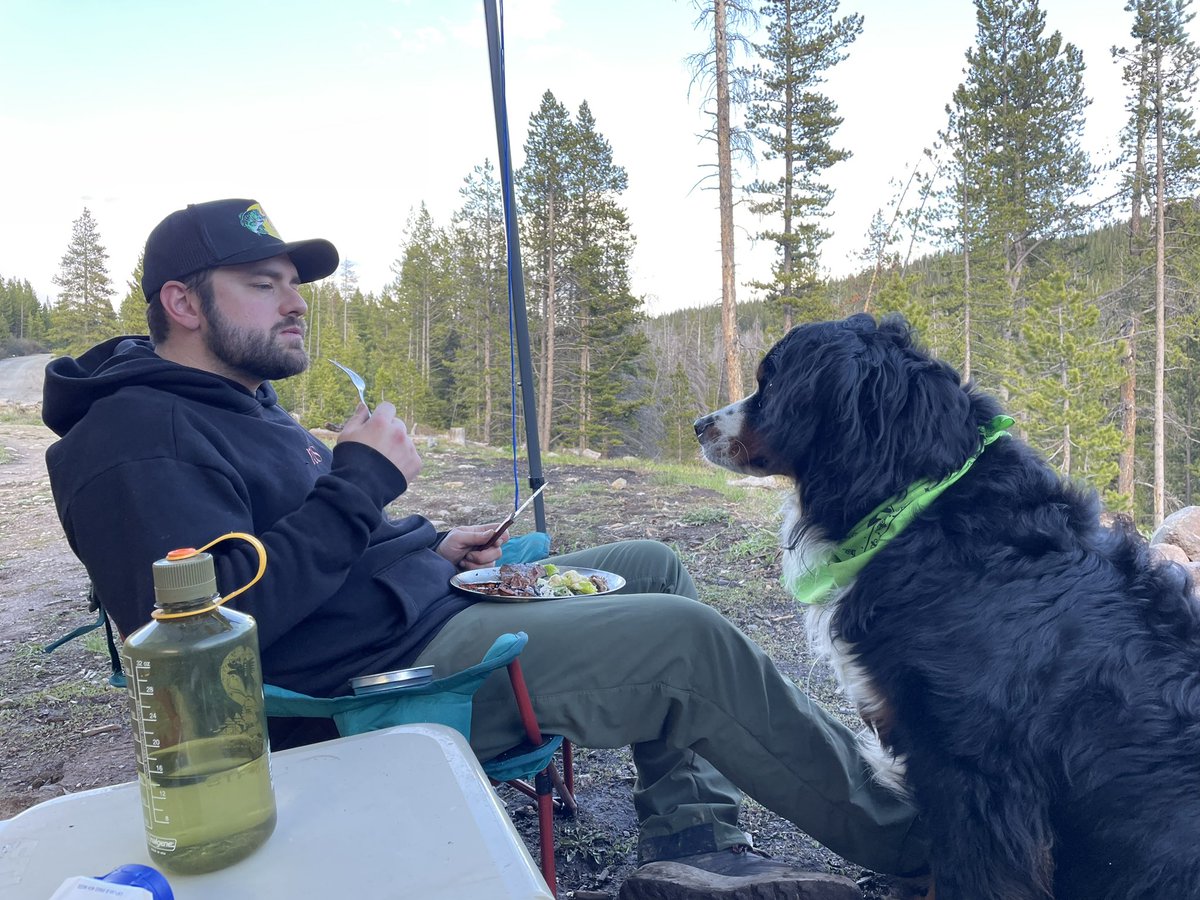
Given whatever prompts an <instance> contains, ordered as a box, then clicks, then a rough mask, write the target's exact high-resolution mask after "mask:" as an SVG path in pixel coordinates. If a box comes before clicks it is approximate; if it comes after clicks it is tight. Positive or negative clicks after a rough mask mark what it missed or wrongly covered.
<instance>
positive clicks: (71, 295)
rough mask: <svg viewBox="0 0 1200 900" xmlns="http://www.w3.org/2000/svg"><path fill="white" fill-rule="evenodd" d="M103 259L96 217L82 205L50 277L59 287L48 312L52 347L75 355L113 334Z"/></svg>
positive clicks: (110, 292)
mask: <svg viewBox="0 0 1200 900" xmlns="http://www.w3.org/2000/svg"><path fill="white" fill-rule="evenodd" d="M107 260H108V252H107V251H106V250H105V249H104V246H103V245H102V244H101V243H100V233H99V230H98V228H97V225H96V220H95V219H93V218H92V213H91V211H90V210H89V209H88V208H87V207H84V209H83V214H82V215H80V217H79V218H78V219H76V220H75V222H74V224H73V226H72V228H71V242H70V244H69V245H68V246H67V252H66V253H64V254H63V257H62V261H61V262H60V263H59V266H60V268H59V274H58V275H56V276H55V277H54V283H55V284H57V285H58V286H59V288H60V290H59V292H58V302H57V303H56V304H55V306H54V309H53V310H52V312H51V341H52V344H53V346H54V347H55V348H56V349H60V350H63V351H65V352H67V353H70V354H78V353H81V352H83V351H84V350H86V349H87V348H88V347H90V346H91V345H92V344H95V343H97V342H98V341H100V340H102V339H104V338H107V337H112V336H114V335H115V334H116V333H117V314H116V311H115V310H114V309H113V306H112V296H113V294H114V291H113V287H112V282H111V280H110V279H109V277H108V268H107V266H106V265H105V264H106V262H107Z"/></svg>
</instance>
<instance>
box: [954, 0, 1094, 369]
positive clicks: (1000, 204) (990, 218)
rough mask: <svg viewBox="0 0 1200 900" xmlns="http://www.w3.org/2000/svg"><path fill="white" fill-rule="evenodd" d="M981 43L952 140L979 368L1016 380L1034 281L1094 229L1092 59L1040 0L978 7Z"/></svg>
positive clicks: (979, 1)
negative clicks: (1088, 205)
mask: <svg viewBox="0 0 1200 900" xmlns="http://www.w3.org/2000/svg"><path fill="white" fill-rule="evenodd" d="M975 7H976V25H977V29H976V43H975V46H974V47H973V48H972V49H971V50H969V51H968V52H967V78H966V81H965V82H964V83H963V84H961V85H960V86H959V87H958V89H957V90H956V91H955V92H954V100H953V104H952V107H951V108H950V129H949V131H948V134H947V138H948V140H949V142H950V144H951V146H952V149H953V152H954V153H955V155H956V162H957V166H956V168H957V170H958V174H957V179H956V184H955V185H954V187H955V193H956V194H957V196H956V197H955V204H954V208H955V209H956V211H957V212H958V213H959V215H958V216H956V219H958V221H959V222H960V227H961V241H962V245H963V246H964V247H965V248H966V250H967V252H968V253H969V256H965V257H964V258H965V259H969V264H970V270H969V273H970V274H969V279H965V280H969V288H968V290H969V296H970V301H971V305H970V307H969V309H970V311H971V315H972V318H971V327H972V328H973V329H975V330H976V333H977V334H986V335H987V338H988V339H987V340H986V341H983V342H982V343H979V346H980V347H981V348H990V350H991V352H990V353H989V354H988V355H987V356H986V357H984V358H980V359H978V360H976V359H975V358H974V357H973V358H972V364H971V369H972V371H973V372H974V371H975V370H976V369H981V368H982V369H987V368H991V369H995V370H997V374H999V373H1002V372H1006V371H1007V367H1008V355H1007V354H1006V348H1007V347H1008V346H1009V345H1010V344H1011V342H1012V340H1013V338H1014V337H1015V336H1016V334H1017V332H1018V329H1019V327H1020V315H1021V311H1022V309H1023V308H1024V306H1025V305H1026V302H1027V297H1026V277H1027V275H1028V272H1029V270H1030V268H1031V267H1032V266H1034V265H1035V264H1037V263H1038V262H1040V261H1041V260H1040V259H1039V255H1038V254H1039V252H1040V251H1042V250H1043V249H1045V248H1046V246H1047V242H1048V241H1049V240H1051V239H1053V238H1055V237H1059V236H1062V235H1066V234H1071V233H1073V232H1075V231H1076V230H1078V229H1079V228H1081V227H1082V224H1083V222H1084V219H1085V210H1084V207H1083V206H1082V204H1081V200H1080V198H1081V197H1082V195H1083V194H1084V192H1085V191H1086V189H1087V188H1088V186H1089V185H1090V180H1091V170H1090V166H1089V163H1088V156H1087V154H1086V152H1085V151H1084V150H1083V149H1082V147H1081V145H1080V141H1081V139H1082V134H1083V124H1084V109H1085V108H1086V106H1087V103H1088V100H1087V99H1086V97H1085V96H1084V93H1083V71H1084V63H1083V56H1082V54H1081V53H1080V51H1079V50H1078V48H1077V47H1075V46H1074V45H1072V44H1070V43H1067V42H1065V41H1064V40H1063V37H1062V35H1061V34H1060V33H1059V32H1053V33H1052V34H1050V35H1046V34H1045V13H1043V12H1042V10H1041V9H1040V8H1039V6H1038V0H975Z"/></svg>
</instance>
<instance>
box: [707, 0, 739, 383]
mask: <svg viewBox="0 0 1200 900" xmlns="http://www.w3.org/2000/svg"><path fill="white" fill-rule="evenodd" d="M715 4H716V5H715V15H714V16H713V22H714V25H715V28H716V41H715V43H716V57H717V58H716V63H717V176H718V181H719V186H720V191H719V193H720V207H721V338H722V340H723V341H724V346H725V384H726V386H727V389H728V396H729V399H730V400H737V399H739V398H741V397H742V395H743V393H742V354H741V347H740V345H739V343H738V328H737V291H736V282H735V280H734V263H733V157H732V152H731V149H730V126H729V50H728V45H727V42H726V36H725V26H726V24H727V22H726V12H725V0H715Z"/></svg>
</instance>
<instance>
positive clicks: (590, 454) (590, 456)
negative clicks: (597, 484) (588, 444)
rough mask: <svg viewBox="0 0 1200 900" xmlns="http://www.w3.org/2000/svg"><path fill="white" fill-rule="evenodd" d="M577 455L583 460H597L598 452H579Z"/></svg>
mask: <svg viewBox="0 0 1200 900" xmlns="http://www.w3.org/2000/svg"><path fill="white" fill-rule="evenodd" d="M579 455H580V456H582V457H583V458H584V459H599V458H600V452H599V451H598V450H580V451H579Z"/></svg>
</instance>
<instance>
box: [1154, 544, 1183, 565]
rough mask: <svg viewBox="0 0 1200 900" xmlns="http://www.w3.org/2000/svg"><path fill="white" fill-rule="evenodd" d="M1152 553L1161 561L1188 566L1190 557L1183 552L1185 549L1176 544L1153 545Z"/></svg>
mask: <svg viewBox="0 0 1200 900" xmlns="http://www.w3.org/2000/svg"><path fill="white" fill-rule="evenodd" d="M1150 552H1151V553H1153V554H1154V555H1155V556H1157V557H1159V558H1161V559H1166V560H1170V561H1171V562H1177V563H1179V564H1180V565H1186V564H1187V562H1188V555H1187V554H1186V553H1184V552H1183V548H1182V547H1178V546H1176V545H1175V544H1151V545H1150Z"/></svg>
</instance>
